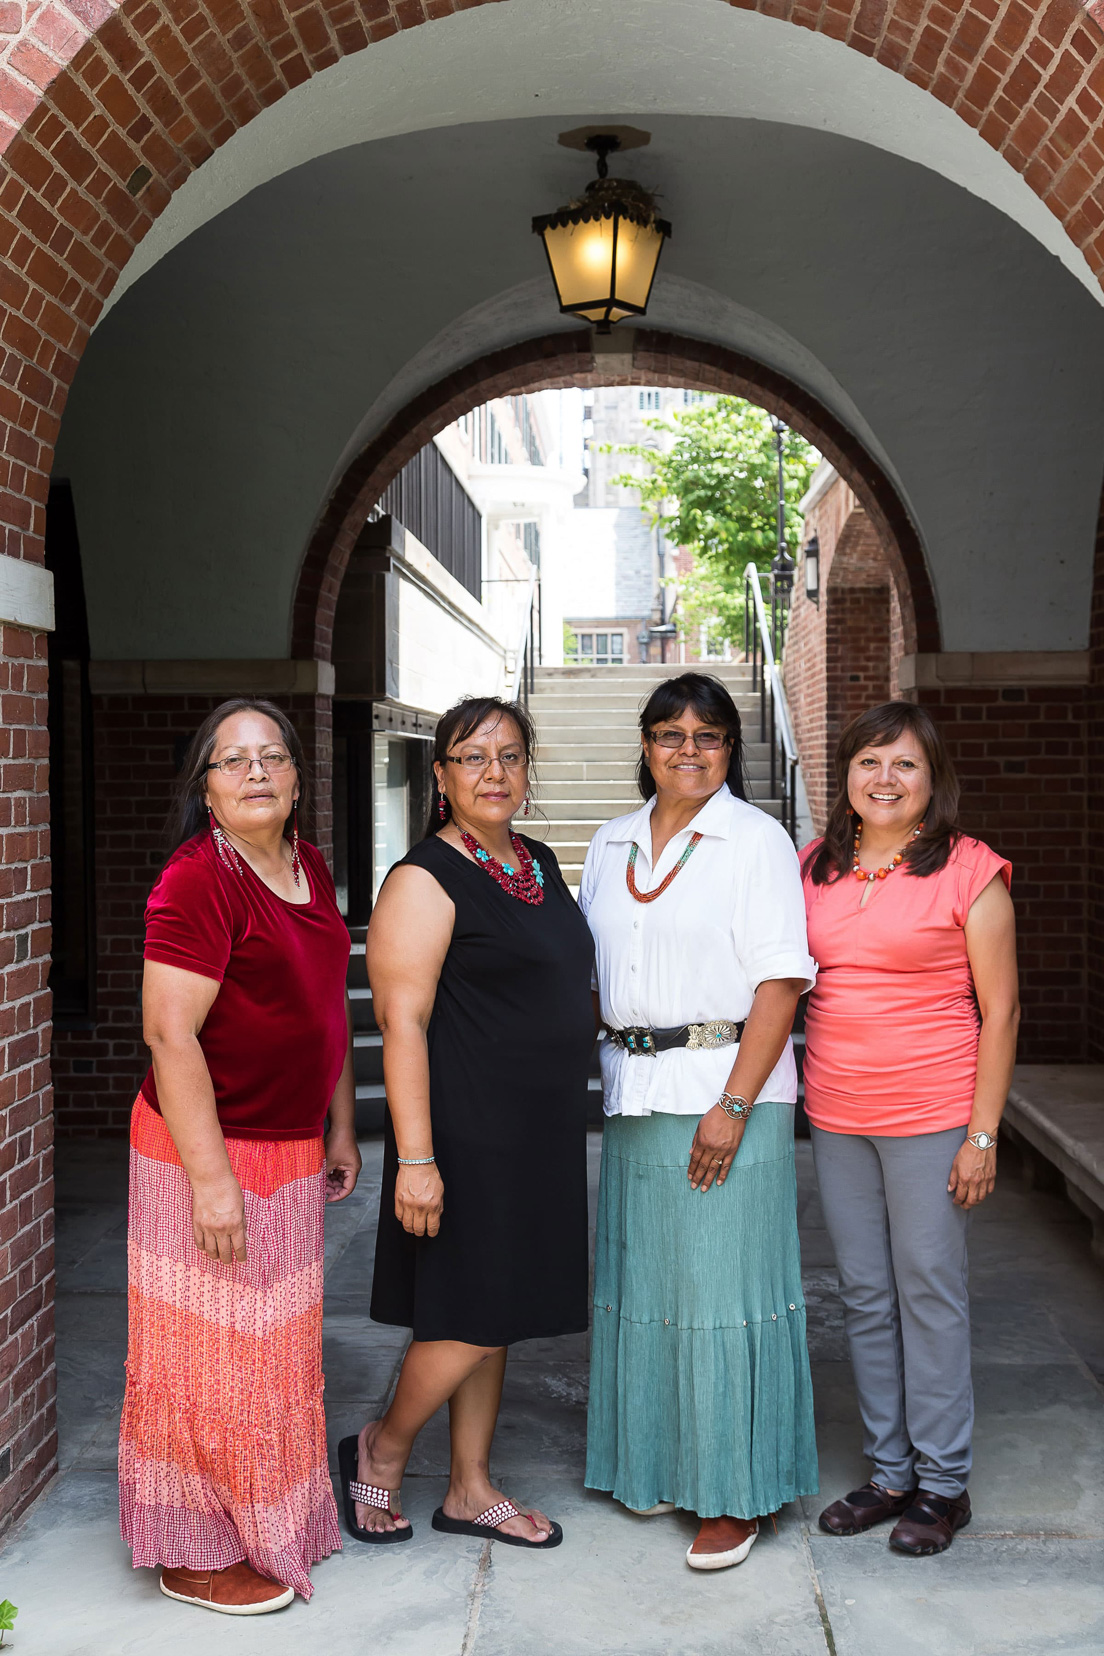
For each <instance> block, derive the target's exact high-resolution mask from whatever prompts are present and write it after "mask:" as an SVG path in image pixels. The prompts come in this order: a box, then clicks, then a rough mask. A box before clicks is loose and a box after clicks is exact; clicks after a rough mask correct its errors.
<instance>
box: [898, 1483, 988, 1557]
mask: <svg viewBox="0 0 1104 1656" xmlns="http://www.w3.org/2000/svg"><path fill="white" fill-rule="evenodd" d="M970 1516H971V1514H970V1497H969V1495H968V1494H967V1492H966V1490H963V1491H962V1494H961V1495H958V1496H956V1497H955V1498H954V1500H948V1498H947V1497H946V1496H945V1495H933V1494H932V1493H931V1491H930V1490H927V1489H917V1490H915V1491H914V1492H913V1495H912V1498H911V1500H910V1501H909V1504H908V1506H907V1507H906V1508H905V1510H904V1513H903V1514H902V1516H901V1519H900V1521H899V1522H898V1523H897V1524H896V1525H895V1526H894V1528H893V1530H892V1531H891V1533H890V1537H889V1544H890V1546H891V1547H892V1548H893V1550H894V1552H901V1553H909V1554H911V1556H912V1557H913V1558H924V1557H929V1556H930V1555H931V1554H932V1553H941V1552H946V1550H947V1548H948V1547H949V1546H950V1544H951V1542H952V1541H953V1540H954V1538H955V1531H956V1530H960V1529H964V1528H965V1526H966V1525H967V1524H968V1523H969V1522H970Z"/></svg>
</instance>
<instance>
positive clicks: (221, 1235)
mask: <svg viewBox="0 0 1104 1656" xmlns="http://www.w3.org/2000/svg"><path fill="white" fill-rule="evenodd" d="M192 1235H193V1236H194V1237H195V1245H196V1247H197V1248H202V1250H203V1252H204V1253H205V1254H209V1255H210V1257H211V1258H212V1259H221V1260H222V1263H223V1264H224V1265H232V1264H233V1262H234V1260H235V1259H236V1260H237V1261H238V1262H239V1264H240V1263H241V1262H242V1261H243V1260H244V1259H245V1198H244V1197H243V1195H242V1193H241V1185H240V1184H239V1183H238V1181H237V1179H235V1177H234V1175H233V1174H232V1173H228V1174H227V1176H226V1178H224V1179H222V1180H220V1181H219V1182H218V1183H217V1184H204V1185H193V1186H192Z"/></svg>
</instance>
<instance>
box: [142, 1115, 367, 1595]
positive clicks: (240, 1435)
mask: <svg viewBox="0 0 1104 1656" xmlns="http://www.w3.org/2000/svg"><path fill="white" fill-rule="evenodd" d="M226 1148H227V1150H228V1152H229V1155H230V1165H231V1167H232V1168H233V1170H234V1173H235V1176H236V1177H237V1179H238V1181H239V1183H240V1184H241V1187H242V1191H243V1192H244V1195H245V1213H246V1246H247V1250H248V1258H247V1259H246V1261H245V1262H244V1263H243V1264H236V1263H235V1264H233V1265H223V1264H221V1263H219V1262H218V1261H216V1260H211V1259H209V1258H208V1257H207V1255H206V1254H204V1253H203V1252H202V1251H201V1250H200V1249H199V1248H197V1247H196V1245H195V1242H194V1241H193V1238H192V1212H191V1187H190V1185H189V1183H188V1178H187V1175H186V1173H185V1172H184V1169H183V1167H182V1165H181V1162H180V1157H179V1156H178V1155H177V1153H176V1147H175V1146H174V1144H173V1141H172V1138H171V1137H170V1135H169V1131H168V1128H167V1127H166V1126H165V1123H164V1121H163V1120H162V1118H161V1117H160V1116H159V1115H158V1114H157V1112H156V1111H154V1110H151V1109H150V1107H149V1105H148V1104H147V1103H146V1102H145V1100H144V1099H143V1098H142V1097H141V1095H139V1097H138V1100H137V1102H136V1103H135V1106H134V1112H133V1115H132V1118H131V1134H130V1223H129V1260H130V1295H129V1299H130V1328H129V1348H128V1355H127V1385H126V1398H125V1401H124V1404H123V1417H122V1423H121V1426H120V1433H119V1504H120V1517H121V1524H122V1532H123V1539H124V1540H125V1541H126V1542H127V1543H128V1545H129V1546H130V1548H131V1549H132V1552H133V1555H134V1563H135V1565H136V1566H142V1565H145V1566H157V1565H163V1566H165V1567H167V1568H169V1569H192V1570H220V1569H225V1568H226V1567H227V1566H229V1565H231V1564H237V1563H240V1562H241V1561H242V1560H243V1559H244V1560H246V1561H247V1562H248V1563H250V1564H251V1565H252V1566H253V1568H254V1569H256V1570H259V1571H260V1572H261V1574H262V1575H266V1576H269V1577H270V1578H271V1579H272V1580H273V1581H279V1582H282V1583H283V1584H284V1585H285V1586H288V1587H294V1589H295V1591H296V1592H297V1593H300V1594H301V1595H302V1596H303V1597H304V1598H309V1597H310V1595H311V1591H312V1589H311V1583H310V1567H311V1565H312V1564H314V1563H317V1561H318V1560H319V1559H322V1558H325V1557H326V1556H327V1555H328V1554H329V1553H331V1552H335V1551H337V1550H338V1549H339V1548H340V1546H341V1538H340V1532H339V1530H338V1523H337V1509H336V1506H335V1504H334V1497H333V1489H332V1486H331V1484H330V1477H329V1472H328V1469H327V1463H326V1421H325V1415H324V1413H323V1407H322V1390H323V1377H322V1279H323V1210H324V1200H325V1188H324V1181H325V1163H324V1153H323V1146H322V1140H321V1139H320V1138H311V1139H287V1140H257V1139H234V1138H228V1139H227V1140H226Z"/></svg>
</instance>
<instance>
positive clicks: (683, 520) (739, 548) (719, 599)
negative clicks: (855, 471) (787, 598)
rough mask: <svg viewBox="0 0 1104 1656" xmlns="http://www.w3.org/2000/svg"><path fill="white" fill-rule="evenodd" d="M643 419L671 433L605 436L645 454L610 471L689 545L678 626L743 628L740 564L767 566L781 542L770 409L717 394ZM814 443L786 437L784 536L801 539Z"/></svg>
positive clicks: (795, 542) (672, 537)
mask: <svg viewBox="0 0 1104 1656" xmlns="http://www.w3.org/2000/svg"><path fill="white" fill-rule="evenodd" d="M648 425H649V427H650V428H651V429H652V430H653V431H655V432H657V433H663V434H664V435H665V436H667V437H670V438H673V439H674V440H673V442H671V443H669V444H666V445H664V446H663V447H653V446H652V445H651V444H650V443H624V444H619V445H616V446H615V445H612V444H611V445H609V446H608V448H607V452H610V453H615V454H620V455H624V456H626V458H632V459H635V460H638V461H642V462H643V468H642V469H641V470H639V471H636V470H634V471H632V472H625V473H622V475H621V476H619V477H616V478H614V479H613V481H614V482H615V483H619V484H620V485H621V486H622V487H623V488H627V489H632V490H634V491H635V492H636V494H637V495H638V496H639V499H640V504H641V506H642V507H643V508H644V510H645V511H646V512H647V513H648V516H649V518H650V519H651V521H652V523H653V524H658V525H659V527H660V528H661V529H662V530H663V533H664V535H665V537H666V539H667V541H668V543H669V544H670V545H672V546H678V547H681V548H683V549H684V550H686V551H688V552H691V553H692V554H693V558H694V562H693V567H692V569H691V571H690V573H689V574H684V575H679V576H678V577H672V579H677V583H678V588H679V601H678V609H677V611H676V619H677V620H678V622H679V625H680V628H681V630H682V631H683V633H684V634H686V633H690V632H692V631H696V629H697V628H698V627H699V626H700V625H702V624H704V625H705V626H706V627H707V629H708V631H709V633H710V636H711V637H713V638H714V639H715V640H717V641H718V642H719V641H720V640H723V639H725V638H729V639H731V640H732V641H733V642H735V641H736V640H737V639H738V638H741V637H742V634H743V619H744V570H745V568H746V566H747V565H748V564H749V563H754V564H755V566H756V568H757V569H759V570H760V571H761V572H766V571H767V570H768V569H769V568H770V561H771V559H772V558H773V556H774V554H775V552H776V551H777V548H778V518H777V512H778V450H777V446H776V442H775V436H774V431H773V429H772V427H771V420H770V415H769V414H768V413H767V412H766V410H765V409H763V408H759V407H757V405H756V404H755V403H749V402H745V401H744V400H743V398H742V397H726V396H718V397H714V398H712V399H711V400H709V401H706V402H703V403H699V404H696V405H694V406H692V407H690V408H687V409H680V410H678V411H676V412H675V413H673V414H672V416H671V418H670V419H667V420H664V419H657V420H649V421H648ZM819 458H820V457H819V455H818V454H817V451H816V450H815V449H814V448H813V447H812V446H811V445H810V444H809V443H807V442H806V441H805V439H804V438H803V437H801V436H799V435H798V433H797V432H796V431H790V430H787V431H786V433H785V435H784V437H783V461H782V466H783V477H784V480H785V498H786V541H787V545H788V549H789V552H790V555H791V556H792V557H794V558H796V556H797V552H798V549H799V546H800V535H801V518H800V516H799V514H798V511H797V503H798V501H799V500H800V499H801V497H802V495H803V494H804V493H805V491H806V490H807V489H808V487H809V479H810V478H811V477H812V474H813V470H814V468H815V466H816V464H817V461H818V459H819Z"/></svg>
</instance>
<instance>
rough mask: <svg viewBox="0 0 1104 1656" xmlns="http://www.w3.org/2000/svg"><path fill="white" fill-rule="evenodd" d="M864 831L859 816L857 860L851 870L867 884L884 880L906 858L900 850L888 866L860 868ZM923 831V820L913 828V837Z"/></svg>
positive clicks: (856, 831)
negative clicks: (860, 849)
mask: <svg viewBox="0 0 1104 1656" xmlns="http://www.w3.org/2000/svg"><path fill="white" fill-rule="evenodd" d="M862 831H863V825H862V818H861V817H860V818H859V826H858V827H857V828H856V829H855V861H854V862H853V864H852V865H851V872H852V874H854V876H855V878H856V879H857V880H859V881H861V882H864V883H866V884H870V883H871V882H872V881H874V880H884V879H885V877H886V875H887V874H892V873H893V870H894V869H895V868H899V867H900V866H901V864H902V863H903V862H904V860H905V853H904V851H898V853H897V855H896V856H895V857H894V858H893V860H892V862H891V863H890V865H889V867H888V868H875V869H867V868H860V867H859V846H860V845H861V844H862ZM923 832H924V824H923V823H922V822H918V823H917V824H916V827H915V828H914V829H913V830H912V838H913V839H915V838H916V836H917V834H922V833H923Z"/></svg>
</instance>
